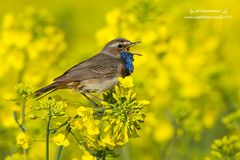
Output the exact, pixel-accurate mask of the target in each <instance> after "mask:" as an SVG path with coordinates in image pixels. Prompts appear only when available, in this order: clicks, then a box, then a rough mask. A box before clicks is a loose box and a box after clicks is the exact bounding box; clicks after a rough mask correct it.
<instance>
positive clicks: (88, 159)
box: [82, 151, 96, 160]
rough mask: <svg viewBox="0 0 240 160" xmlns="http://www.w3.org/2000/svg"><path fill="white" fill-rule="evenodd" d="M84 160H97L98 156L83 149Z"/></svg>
mask: <svg viewBox="0 0 240 160" xmlns="http://www.w3.org/2000/svg"><path fill="white" fill-rule="evenodd" d="M82 160H96V158H95V157H94V156H92V155H91V154H90V153H88V152H87V151H83V155H82Z"/></svg>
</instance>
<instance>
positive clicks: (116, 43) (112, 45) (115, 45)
mask: <svg viewBox="0 0 240 160" xmlns="http://www.w3.org/2000/svg"><path fill="white" fill-rule="evenodd" d="M118 44H119V42H115V43H113V44H111V45H110V47H117V45H118Z"/></svg>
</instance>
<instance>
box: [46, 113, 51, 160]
mask: <svg viewBox="0 0 240 160" xmlns="http://www.w3.org/2000/svg"><path fill="white" fill-rule="evenodd" d="M51 118H52V116H51V115H49V118H48V123H47V128H46V160H49V134H50V124H51Z"/></svg>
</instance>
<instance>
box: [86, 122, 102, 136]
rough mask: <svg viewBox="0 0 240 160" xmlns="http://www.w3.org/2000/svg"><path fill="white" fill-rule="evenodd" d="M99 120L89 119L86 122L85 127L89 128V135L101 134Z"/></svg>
mask: <svg viewBox="0 0 240 160" xmlns="http://www.w3.org/2000/svg"><path fill="white" fill-rule="evenodd" d="M99 123H100V122H99V120H94V119H88V120H87V121H86V122H84V126H85V127H86V128H87V132H88V134H89V135H91V136H93V135H98V134H99Z"/></svg>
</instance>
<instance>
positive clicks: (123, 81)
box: [118, 76, 134, 88]
mask: <svg viewBox="0 0 240 160" xmlns="http://www.w3.org/2000/svg"><path fill="white" fill-rule="evenodd" d="M118 81H119V84H120V86H122V87H123V88H131V87H133V86H134V84H133V79H132V77H131V76H127V77H125V78H122V77H119V78H118Z"/></svg>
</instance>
